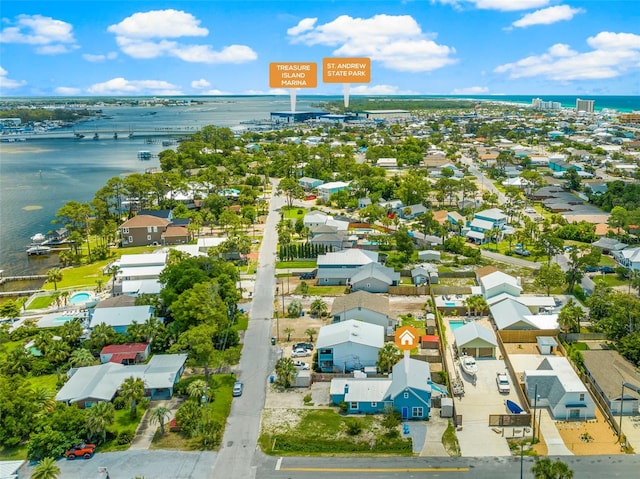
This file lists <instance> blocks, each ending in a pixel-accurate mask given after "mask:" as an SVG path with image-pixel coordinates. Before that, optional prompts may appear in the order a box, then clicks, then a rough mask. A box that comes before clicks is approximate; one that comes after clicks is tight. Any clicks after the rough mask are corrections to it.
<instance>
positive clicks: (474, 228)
mask: <svg viewBox="0 0 640 479" xmlns="http://www.w3.org/2000/svg"><path fill="white" fill-rule="evenodd" d="M506 225H507V215H505V214H504V213H503V212H502V210H500V209H498V208H491V209H488V210H483V211H479V212H477V213H476V214H475V215H474V216H473V220H471V223H469V231H467V233H466V235H465V236H466V237H467V239H469V240H472V241H474V242H475V243H476V244H484V243H486V242H487V241H489V240H490V239H491V238H489V236H488V235H487V233H488V232H490V231H491V230H492V229H494V228H498V229H499V230H503V229H504V228H505V226H506Z"/></svg>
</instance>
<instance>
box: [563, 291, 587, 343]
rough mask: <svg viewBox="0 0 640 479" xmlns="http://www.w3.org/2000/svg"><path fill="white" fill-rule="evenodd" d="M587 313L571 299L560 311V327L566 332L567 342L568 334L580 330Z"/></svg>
mask: <svg viewBox="0 0 640 479" xmlns="http://www.w3.org/2000/svg"><path fill="white" fill-rule="evenodd" d="M585 316H586V313H585V311H584V309H582V307H581V306H580V305H579V304H578V303H576V302H575V301H574V300H573V298H569V300H568V301H567V303H566V304H565V305H564V306H563V307H562V309H560V314H558V326H560V329H561V330H562V331H563V332H564V335H565V340H566V337H567V333H569V332H571V331H575V330H576V328H579V326H580V321H581V320H582V319H584V318H585Z"/></svg>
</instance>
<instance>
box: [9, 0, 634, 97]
mask: <svg viewBox="0 0 640 479" xmlns="http://www.w3.org/2000/svg"><path fill="white" fill-rule="evenodd" d="M0 17H1V24H0V96H2V97H17V96H20V97H22V96H94V97H102V96H137V95H140V96H161V95H163V96H164V95H186V96H195V95H264V94H288V93H290V91H289V90H288V89H285V90H281V89H280V90H278V89H272V88H270V79H269V65H270V64H271V63H275V62H314V63H317V64H318V83H317V86H316V87H315V88H304V89H300V90H298V91H297V94H298V95H341V94H342V93H343V85H342V84H339V83H324V82H323V81H322V72H321V70H322V68H321V67H322V60H323V58H329V57H332V58H335V57H338V58H339V57H353V58H369V59H370V61H371V78H370V81H369V82H368V83H353V84H351V85H350V86H349V88H350V93H351V94H352V95H469V96H472V95H540V96H542V95H545V94H546V95H583V96H587V95H640V1H638V0H586V1H585V0H582V1H577V0H576V1H574V0H396V1H393V0H292V1H289V0H271V1H267V0H184V1H182V0H174V1H157V0H128V1H126V2H125V1H120V0H107V1H104V0H83V1H80V0H75V1H56V0H45V1H31V0H2V8H1V9H0Z"/></svg>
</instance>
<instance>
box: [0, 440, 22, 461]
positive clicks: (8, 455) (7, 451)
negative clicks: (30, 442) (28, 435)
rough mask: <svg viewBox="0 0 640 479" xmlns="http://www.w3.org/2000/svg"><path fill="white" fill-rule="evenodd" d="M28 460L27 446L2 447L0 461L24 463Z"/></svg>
mask: <svg viewBox="0 0 640 479" xmlns="http://www.w3.org/2000/svg"><path fill="white" fill-rule="evenodd" d="M26 458H27V446H26V444H25V445H24V446H16V447H2V446H0V461H23V460H25V459H26Z"/></svg>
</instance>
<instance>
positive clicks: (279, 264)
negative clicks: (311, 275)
mask: <svg viewBox="0 0 640 479" xmlns="http://www.w3.org/2000/svg"><path fill="white" fill-rule="evenodd" d="M316 266H317V261H316V260H308V261H276V269H295V268H315V267H316Z"/></svg>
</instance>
